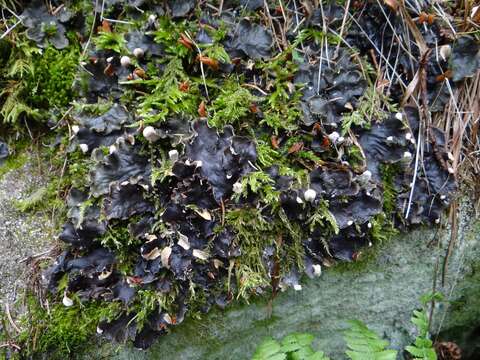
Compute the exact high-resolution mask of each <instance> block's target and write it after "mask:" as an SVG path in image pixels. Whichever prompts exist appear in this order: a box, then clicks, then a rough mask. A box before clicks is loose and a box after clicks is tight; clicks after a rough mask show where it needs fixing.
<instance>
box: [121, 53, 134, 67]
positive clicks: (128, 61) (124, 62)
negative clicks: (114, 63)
mask: <svg viewBox="0 0 480 360" xmlns="http://www.w3.org/2000/svg"><path fill="white" fill-rule="evenodd" d="M120 64H121V65H122V66H123V67H129V66H130V65H131V64H132V59H130V56H126V55H124V56H122V57H121V58H120Z"/></svg>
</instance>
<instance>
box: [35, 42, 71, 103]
mask: <svg viewBox="0 0 480 360" xmlns="http://www.w3.org/2000/svg"><path fill="white" fill-rule="evenodd" d="M78 62H79V51H78V49H77V48H76V47H74V46H71V47H70V48H68V49H66V50H57V49H55V48H53V47H48V48H47V49H45V51H44V52H43V54H42V56H40V57H36V58H35V60H34V67H35V69H34V72H33V74H32V76H31V77H30V78H28V80H27V89H28V90H27V91H28V94H30V97H29V102H30V103H31V104H32V106H35V107H40V108H45V109H47V108H53V107H59V108H61V107H64V106H66V105H68V104H69V103H70V101H71V100H72V98H73V96H74V91H73V89H72V85H73V81H74V79H75V73H76V71H77V66H78Z"/></svg>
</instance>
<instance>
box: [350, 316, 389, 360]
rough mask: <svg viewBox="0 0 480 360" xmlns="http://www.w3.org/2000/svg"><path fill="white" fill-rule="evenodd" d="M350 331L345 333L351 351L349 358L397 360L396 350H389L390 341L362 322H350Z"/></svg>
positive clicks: (356, 359)
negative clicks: (381, 337) (383, 338)
mask: <svg viewBox="0 0 480 360" xmlns="http://www.w3.org/2000/svg"><path fill="white" fill-rule="evenodd" d="M349 324H350V329H348V330H347V331H346V332H345V341H346V342H347V347H348V348H349V349H350V350H347V351H346V354H347V356H348V357H349V358H350V359H352V360H395V359H396V357H397V351H396V350H387V349H386V347H387V346H388V341H385V340H382V339H380V337H379V336H378V335H377V334H376V333H375V332H373V331H372V330H370V329H369V328H368V327H367V326H366V325H364V324H363V323H362V322H361V321H358V320H352V321H349Z"/></svg>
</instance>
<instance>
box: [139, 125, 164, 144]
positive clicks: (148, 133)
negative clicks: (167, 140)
mask: <svg viewBox="0 0 480 360" xmlns="http://www.w3.org/2000/svg"><path fill="white" fill-rule="evenodd" d="M143 137H144V138H145V139H147V141H149V142H155V141H157V140H158V139H160V136H159V135H158V134H157V131H156V130H155V128H154V127H153V126H147V127H146V128H145V129H143Z"/></svg>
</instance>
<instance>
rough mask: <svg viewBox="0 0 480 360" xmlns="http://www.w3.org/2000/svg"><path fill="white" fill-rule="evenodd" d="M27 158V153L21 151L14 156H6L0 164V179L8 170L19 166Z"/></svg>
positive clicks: (23, 163)
mask: <svg viewBox="0 0 480 360" xmlns="http://www.w3.org/2000/svg"><path fill="white" fill-rule="evenodd" d="M27 160H28V155H27V154H26V153H25V152H21V153H19V154H17V155H15V156H10V157H8V158H7V159H6V160H5V161H4V162H3V163H2V164H0V179H1V178H2V177H3V176H4V175H5V174H7V173H8V172H10V171H13V170H16V169H19V168H21V167H22V166H23V165H25V163H26V162H27Z"/></svg>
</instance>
